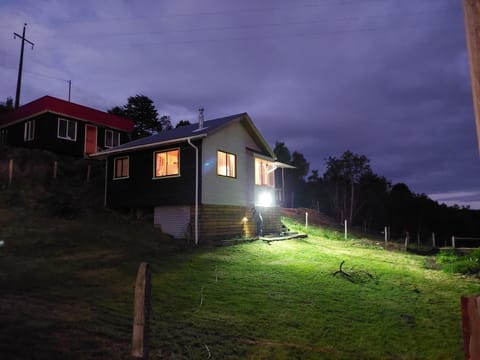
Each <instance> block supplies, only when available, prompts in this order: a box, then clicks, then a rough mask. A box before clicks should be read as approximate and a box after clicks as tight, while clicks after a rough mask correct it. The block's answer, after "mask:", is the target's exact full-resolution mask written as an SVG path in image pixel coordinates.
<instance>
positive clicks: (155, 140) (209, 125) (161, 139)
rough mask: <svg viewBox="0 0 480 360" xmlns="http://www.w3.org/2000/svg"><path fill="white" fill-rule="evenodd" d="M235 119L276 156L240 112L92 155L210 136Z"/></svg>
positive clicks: (266, 150)
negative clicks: (201, 124)
mask: <svg viewBox="0 0 480 360" xmlns="http://www.w3.org/2000/svg"><path fill="white" fill-rule="evenodd" d="M234 121H243V123H244V124H245V126H246V127H247V130H248V131H250V133H251V136H252V137H253V138H254V139H255V140H256V141H257V142H258V143H259V145H260V146H261V147H262V148H263V150H264V152H265V153H266V154H268V155H270V156H271V157H272V158H275V154H274V153H273V151H272V149H271V148H270V146H269V145H268V144H267V142H266V141H265V139H264V138H263V137H262V135H261V134H260V132H259V131H258V129H257V128H256V127H255V125H254V124H253V122H252V120H251V119H250V117H249V116H248V114H247V113H240V114H235V115H230V116H226V117H222V118H217V119H212V120H206V121H204V123H203V127H202V128H201V129H200V128H199V124H198V123H195V124H190V125H186V126H181V127H178V128H175V129H172V130H167V131H162V132H160V133H158V134H155V135H151V136H148V137H144V138H141V139H137V140H134V141H130V142H128V143H125V144H122V145H120V146H117V147H115V148H113V149H109V150H105V151H101V152H98V153H95V154H92V155H91V156H93V157H105V156H106V155H111V154H117V153H122V152H127V151H135V150H140V149H145V148H152V147H157V146H162V145H167V144H173V143H180V142H185V141H187V139H192V140H193V139H197V138H202V137H206V136H208V135H209V134H211V133H214V132H216V131H219V130H220V129H221V128H223V127H224V126H226V125H228V124H230V123H231V122H234Z"/></svg>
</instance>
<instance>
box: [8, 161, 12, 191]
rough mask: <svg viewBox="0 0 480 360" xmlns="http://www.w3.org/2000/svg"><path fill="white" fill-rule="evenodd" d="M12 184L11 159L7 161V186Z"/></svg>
mask: <svg viewBox="0 0 480 360" xmlns="http://www.w3.org/2000/svg"><path fill="white" fill-rule="evenodd" d="M12 183H13V159H10V160H8V186H11V185H12Z"/></svg>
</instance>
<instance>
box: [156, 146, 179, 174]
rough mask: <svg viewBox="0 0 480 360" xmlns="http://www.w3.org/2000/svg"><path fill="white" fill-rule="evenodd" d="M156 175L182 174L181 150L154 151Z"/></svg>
mask: <svg viewBox="0 0 480 360" xmlns="http://www.w3.org/2000/svg"><path fill="white" fill-rule="evenodd" d="M154 156H155V157H154V160H155V164H154V166H155V169H154V177H156V178H159V177H165V176H178V175H180V150H179V149H175V150H167V151H157V152H155V153H154Z"/></svg>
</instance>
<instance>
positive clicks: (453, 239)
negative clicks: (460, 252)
mask: <svg viewBox="0 0 480 360" xmlns="http://www.w3.org/2000/svg"><path fill="white" fill-rule="evenodd" d="M452 248H454V249H455V236H452Z"/></svg>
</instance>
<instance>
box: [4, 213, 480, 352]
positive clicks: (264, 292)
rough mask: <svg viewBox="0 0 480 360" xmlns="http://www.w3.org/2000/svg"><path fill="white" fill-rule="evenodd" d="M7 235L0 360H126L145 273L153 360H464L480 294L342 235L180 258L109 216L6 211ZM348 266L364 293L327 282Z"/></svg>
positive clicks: (152, 235)
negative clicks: (468, 312)
mask: <svg viewBox="0 0 480 360" xmlns="http://www.w3.org/2000/svg"><path fill="white" fill-rule="evenodd" d="M0 226H1V227H0V229H1V230H0V239H3V240H5V242H6V246H4V247H2V248H0V288H1V291H2V296H1V299H0V337H1V339H2V341H0V354H1V355H0V358H1V357H5V358H15V359H57V358H58V359H67V358H68V359H128V358H130V357H129V351H130V341H131V327H132V307H133V305H132V304H133V287H134V281H135V276H136V271H137V269H138V265H139V263H140V262H141V261H149V262H150V263H151V264H152V269H153V277H152V282H153V283H152V334H151V335H152V336H151V355H152V358H156V357H158V358H167V359H207V358H211V359H461V358H463V352H462V336H461V321H460V304H459V300H460V296H461V295H463V294H476V293H479V292H480V286H479V285H480V284H479V282H478V281H477V280H474V279H471V278H464V277H459V276H456V275H451V274H446V273H443V272H440V271H435V270H428V269H425V268H424V267H423V264H424V263H425V259H424V258H423V257H419V256H415V255H409V254H405V253H399V252H389V251H384V250H381V249H379V248H378V247H376V246H374V245H373V246H367V245H368V244H367V243H366V242H365V240H349V241H343V240H333V239H334V238H335V234H332V235H331V236H330V239H326V238H325V237H322V236H320V235H315V236H310V237H309V238H307V239H299V240H288V241H282V242H271V243H270V244H267V243H264V242H259V241H257V242H253V243H249V244H242V245H237V246H230V247H223V248H200V249H196V250H182V251H176V252H172V243H171V242H170V240H169V239H168V238H166V237H165V236H163V235H162V234H160V233H159V232H158V231H157V230H155V229H152V228H151V227H150V226H148V225H147V224H146V223H142V222H133V223H130V221H127V220H126V219H123V218H121V217H118V215H116V214H113V213H107V212H97V213H95V214H84V215H82V216H81V217H79V218H78V219H75V220H70V221H65V220H55V219H51V218H49V217H38V216H35V217H34V216H32V214H28V213H22V212H21V210H18V211H0ZM314 231H317V232H316V233H315V234H321V230H318V229H317V230H314ZM342 261H345V263H344V265H343V268H342V269H343V270H344V271H345V272H347V273H349V274H351V275H352V276H353V279H354V280H355V282H351V281H349V280H348V279H347V278H346V277H345V276H342V275H336V276H333V275H332V274H333V273H334V272H336V271H337V270H339V266H340V263H341V262H342Z"/></svg>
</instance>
